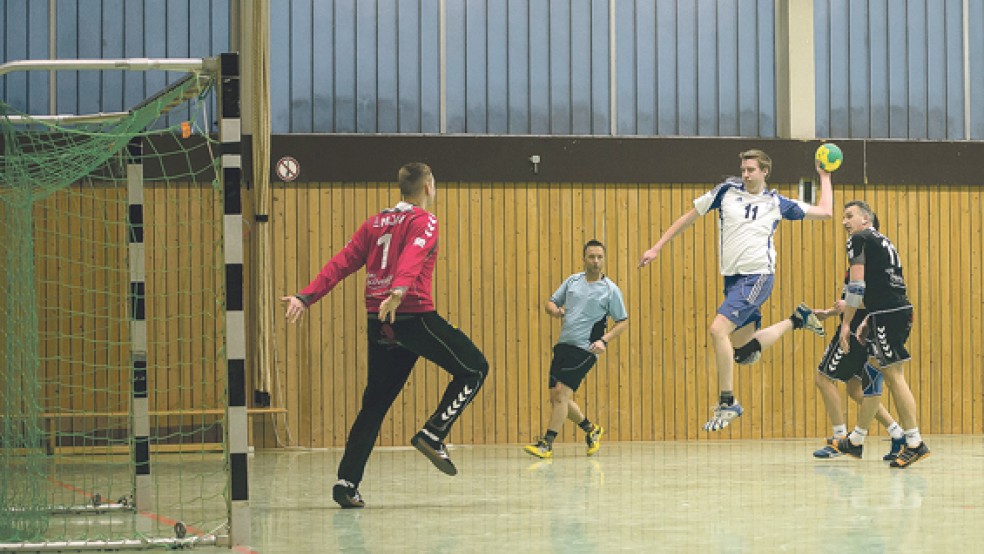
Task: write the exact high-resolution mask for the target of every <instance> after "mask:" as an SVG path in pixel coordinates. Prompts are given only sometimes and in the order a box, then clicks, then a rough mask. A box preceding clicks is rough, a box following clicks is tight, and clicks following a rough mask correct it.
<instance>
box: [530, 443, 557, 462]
mask: <svg viewBox="0 0 984 554" xmlns="http://www.w3.org/2000/svg"><path fill="white" fill-rule="evenodd" d="M523 452H526V453H527V454H529V455H530V456H536V457H537V458H540V459H541V460H549V459H550V458H553V452H547V453H546V454H543V453H541V452H540V450H539V449H537V448H530V447H528V446H524V447H523Z"/></svg>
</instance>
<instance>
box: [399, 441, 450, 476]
mask: <svg viewBox="0 0 984 554" xmlns="http://www.w3.org/2000/svg"><path fill="white" fill-rule="evenodd" d="M410 444H411V445H413V447H414V448H416V449H417V450H419V451H420V453H421V454H423V455H424V456H426V457H427V459H428V460H430V461H431V463H432V464H434V467H436V468H437V469H439V470H440V471H441V473H443V474H445V475H451V476H455V475H457V474H458V469H457V468H456V467H454V464H453V463H451V460H449V459H447V458H444V457H442V456H441V455H440V454H438V453H437V451H436V450H434V449H433V448H431V447H430V445H429V444H427V441H425V440H424V439H422V438H420V437H418V436H415V437H413V438H412V439H410Z"/></svg>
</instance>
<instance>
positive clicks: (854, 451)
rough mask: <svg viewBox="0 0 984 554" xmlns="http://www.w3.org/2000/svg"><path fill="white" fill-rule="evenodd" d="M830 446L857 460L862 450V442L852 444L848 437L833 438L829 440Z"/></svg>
mask: <svg viewBox="0 0 984 554" xmlns="http://www.w3.org/2000/svg"><path fill="white" fill-rule="evenodd" d="M830 446H831V447H833V449H834V450H836V451H838V452H840V453H841V454H847V455H848V456H851V457H853V458H857V459H859V460H860V459H861V451H862V450H864V445H863V444H858V445H854V444H852V443H851V439H849V438H848V437H843V438H839V439H834V440H833V441H831V442H830Z"/></svg>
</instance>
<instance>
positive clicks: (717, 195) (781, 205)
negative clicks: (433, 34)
mask: <svg viewBox="0 0 984 554" xmlns="http://www.w3.org/2000/svg"><path fill="white" fill-rule="evenodd" d="M694 208H696V209H697V213H699V214H700V215H704V214H706V213H707V212H709V211H711V210H714V209H717V210H718V212H719V217H718V231H719V232H718V235H719V238H720V240H719V242H718V248H719V252H718V254H719V255H720V261H721V275H726V276H727V275H761V274H773V273H775V271H776V248H775V244H774V243H773V240H772V237H773V236H774V235H775V233H776V227H778V226H779V221H781V220H783V219H803V217H805V216H806V211H807V210H809V209H810V205H809V204H807V203H805V202H800V201H799V200H790V199H789V198H786V197H785V196H783V195H781V194H779V193H778V192H776V191H775V190H764V191H762V192H761V193H760V194H751V193H750V192H748V191H747V190H745V184H744V183H742V181H741V179H737V178H730V179H728V180H727V181H725V182H723V183H721V184H720V185H718V186H716V187H714V189H712V190H710V191H708V192H707V194H704V195H703V196H701V197H699V198H697V199H696V200H694Z"/></svg>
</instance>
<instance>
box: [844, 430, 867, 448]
mask: <svg viewBox="0 0 984 554" xmlns="http://www.w3.org/2000/svg"><path fill="white" fill-rule="evenodd" d="M867 436H868V430H867V429H862V428H860V427H857V426H855V427H854V430H853V431H851V434H850V435H848V436H847V438H848V439H849V440H850V441H851V444H853V445H854V446H861V445H862V444H864V438H865V437H867Z"/></svg>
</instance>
